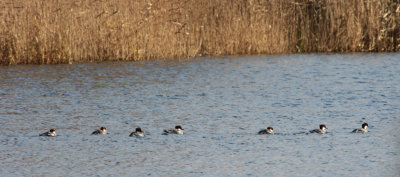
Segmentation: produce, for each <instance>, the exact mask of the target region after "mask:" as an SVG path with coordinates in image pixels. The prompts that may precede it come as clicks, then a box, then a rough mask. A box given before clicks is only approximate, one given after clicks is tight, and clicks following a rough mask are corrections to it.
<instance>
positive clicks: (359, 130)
mask: <svg viewBox="0 0 400 177" xmlns="http://www.w3.org/2000/svg"><path fill="white" fill-rule="evenodd" d="M367 128H368V124H367V123H363V124H362V125H361V128H357V129H354V130H353V131H352V132H353V133H367V132H368V130H367ZM326 129H327V128H326V125H325V124H321V125H319V129H314V130H310V133H319V134H325V133H326ZM92 134H93V135H105V134H107V128H106V127H101V128H100V129H99V130H95V131H94V132H93V133H92ZM162 134H163V135H168V134H179V135H182V134H183V128H182V126H180V125H177V126H175V129H169V130H164V131H163V133H162ZM258 134H260V135H262V134H274V128H272V127H267V129H262V130H260V131H259V132H258ZM39 136H56V130H55V129H54V128H52V129H50V131H48V132H44V133H42V134H40V135H39ZM129 136H137V137H143V136H144V134H143V131H142V129H141V128H140V127H138V128H136V130H135V131H134V132H132V133H131V134H130V135H129Z"/></svg>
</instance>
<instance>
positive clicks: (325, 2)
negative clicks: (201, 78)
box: [0, 0, 400, 65]
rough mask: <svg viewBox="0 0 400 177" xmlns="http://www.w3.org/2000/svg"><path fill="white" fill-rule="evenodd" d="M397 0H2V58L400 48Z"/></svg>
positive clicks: (34, 60)
mask: <svg viewBox="0 0 400 177" xmlns="http://www.w3.org/2000/svg"><path fill="white" fill-rule="evenodd" d="M399 24H400V5H399V2H398V1H393V0H369V1H365V0H320V1H317V0H288V1H282V0H222V1H215V0H201V1H196V0H185V1H182V0H170V1H163V0H140V1H132V0H110V1H107V0H81V1H63V0H52V1H46V0H2V1H0V64H3V65H13V64H57V63H73V62H100V61H110V60H129V61H137V60H147V59H168V58H190V57H196V56H205V55H207V56H220V55H252V54H283V53H298V52H365V51H368V52H393V51H399V49H400V31H399V28H400V27H399Z"/></svg>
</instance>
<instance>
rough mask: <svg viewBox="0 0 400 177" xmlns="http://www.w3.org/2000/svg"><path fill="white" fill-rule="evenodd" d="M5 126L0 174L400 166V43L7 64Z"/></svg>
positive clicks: (396, 170)
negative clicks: (354, 49)
mask: <svg viewBox="0 0 400 177" xmlns="http://www.w3.org/2000/svg"><path fill="white" fill-rule="evenodd" d="M363 122H367V123H368V124H369V132H368V133H366V134H354V133H350V132H351V131H352V130H353V129H355V128H360V127H361V124H362V123H363ZM322 123H324V124H326V125H327V127H328V133H327V134H325V135H320V134H307V133H304V132H308V131H309V130H311V129H315V128H318V127H319V124H322ZM0 125H1V127H0V143H1V144H0V176H267V175H268V176H400V130H399V127H400V53H390V54H350V55H324V54H310V55H282V56H259V57H226V58H198V59H193V60H190V61H181V62H163V61H153V62H136V63H135V62H134V63H124V62H118V63H99V64H96V63H91V64H72V65H42V66H2V67H0ZM175 125H182V126H183V128H184V129H185V130H184V131H185V133H184V135H167V136H165V135H161V133H162V130H163V129H167V128H173V127H174V126H175ZM100 126H106V127H107V130H108V134H107V135H97V136H96V135H91V132H93V131H94V130H96V129H98V128H99V127H100ZM137 126H140V127H142V129H143V130H144V131H145V137H144V138H135V137H129V136H128V135H129V134H130V133H131V132H132V131H134V129H135V128H136V127H137ZM267 126H273V127H274V130H275V132H276V134H275V135H272V136H270V135H257V132H258V131H259V130H260V129H264V128H266V127H267ZM50 128H55V129H56V132H57V136H56V137H39V136H38V135H39V134H40V133H43V132H45V131H48V130H49V129H50Z"/></svg>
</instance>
